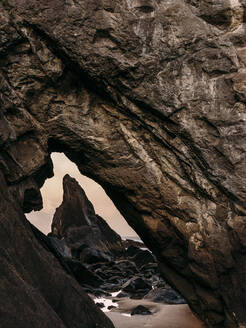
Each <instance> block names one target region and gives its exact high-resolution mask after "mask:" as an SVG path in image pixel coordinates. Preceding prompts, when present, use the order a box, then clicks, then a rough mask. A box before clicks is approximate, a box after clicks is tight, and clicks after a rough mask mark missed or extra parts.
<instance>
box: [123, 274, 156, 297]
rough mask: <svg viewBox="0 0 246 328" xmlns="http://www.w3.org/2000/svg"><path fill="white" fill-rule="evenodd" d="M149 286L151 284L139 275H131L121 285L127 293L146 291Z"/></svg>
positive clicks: (149, 288)
mask: <svg viewBox="0 0 246 328" xmlns="http://www.w3.org/2000/svg"><path fill="white" fill-rule="evenodd" d="M151 288H152V286H151V284H150V283H149V282H148V281H147V280H145V279H143V278H141V277H133V278H131V279H130V280H128V281H127V282H126V283H125V284H124V285H123V286H122V290H123V291H124V292H128V293H138V292H139V291H140V290H141V291H146V290H147V291H148V290H151Z"/></svg>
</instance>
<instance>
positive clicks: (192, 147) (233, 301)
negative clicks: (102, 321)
mask: <svg viewBox="0 0 246 328" xmlns="http://www.w3.org/2000/svg"><path fill="white" fill-rule="evenodd" d="M3 3H4V6H5V9H4V8H3V6H2V5H1V7H0V8H1V9H0V94H1V97H0V102H1V103H0V106H1V112H0V136H1V138H0V167H1V171H2V172H3V174H4V176H5V179H6V181H7V185H8V187H7V186H6V187H5V188H8V189H9V191H10V192H11V193H12V194H13V195H14V198H15V201H16V202H17V203H18V206H21V207H22V208H23V210H24V211H26V212H28V211H31V210H32V209H35V210H37V209H40V208H41V207H42V200H41V197H40V192H39V188H40V187H41V185H42V184H43V182H44V180H45V179H46V178H47V177H49V176H51V175H52V164H51V162H50V157H49V155H50V153H51V152H52V151H62V152H64V153H65V154H66V155H67V156H68V157H69V158H70V159H71V160H72V161H73V162H75V163H76V164H77V166H78V167H79V169H80V171H81V172H82V173H83V174H85V175H87V176H89V177H91V178H93V179H94V180H95V181H97V182H98V183H100V184H101V185H102V186H103V188H104V189H105V191H106V192H107V194H108V195H109V197H110V198H111V199H112V200H113V201H114V203H115V205H116V206H117V207H118V209H119V210H120V211H121V213H122V214H123V215H124V217H125V218H126V220H127V221H128V222H129V224H130V225H131V226H132V227H133V229H135V230H136V232H137V233H138V235H139V236H140V237H141V238H142V239H143V241H144V243H145V244H146V245H147V247H149V248H150V249H151V250H152V251H153V252H154V254H155V255H156V256H157V258H158V260H159V263H160V268H161V270H162V273H163V275H164V276H165V278H166V279H167V280H168V282H169V283H170V284H171V285H174V286H176V288H177V289H178V290H179V291H180V292H181V294H182V295H183V296H184V297H185V298H186V299H187V300H188V302H189V304H190V307H191V309H192V310H193V312H194V313H196V314H197V315H198V316H199V317H200V318H201V319H202V320H203V321H204V322H206V324H207V326H208V327H213V328H214V327H218V328H221V327H243V326H245V325H246V312H245V309H244V304H246V292H245V289H246V257H245V247H246V243H245V240H246V229H245V222H246V205H245V204H246V170H245V165H246V163H245V162H246V156H245V154H246V139H245V131H246V130H245V120H246V105H245V102H246V89H245V81H246V69H245V65H246V51H245V45H246V38H245V17H246V15H245V9H246V1H245V0H235V1H232V0H230V1H229V0H224V1H216V3H215V1H207V0H199V1H198V0H172V1H167V0H134V1H127V0H120V1H112V0H78V1H74V0H67V1H64V0H51V1H48V2H47V1H46V0H39V1H38V0H7V1H4V2H3ZM16 206H17V205H16ZM8 215H9V221H8V222H9V224H10V225H11V227H12V225H13V224H12V223H11V219H12V220H15V215H11V214H8ZM8 229H10V227H8ZM7 231H9V230H7ZM5 235H7V234H5ZM28 236H29V237H28ZM3 237H4V236H3ZM8 238H10V239H11V238H12V241H14V240H16V237H14V236H13V235H11V234H8ZM28 238H31V236H30V234H28V235H27V234H23V235H22V239H21V240H22V242H23V245H28V243H29V241H28V240H29V239H28ZM0 240H1V241H0V243H1V249H2V244H3V243H4V240H5V239H4V238H3V239H2V238H1V239H0ZM25 243H26V244H25ZM23 247H24V246H23ZM25 247H26V248H25V249H26V254H28V251H29V248H28V247H27V246H25ZM11 249H13V256H15V255H14V254H16V252H18V248H17V245H16V246H15V244H14V245H13V243H12V244H11ZM23 251H24V250H23ZM4 261H5V260H4ZM18 263H20V261H19V262H18ZM1 267H2V266H1ZM4 270H7V272H12V271H11V270H12V268H11V267H9V266H4ZM18 270H21V269H18ZM2 286H5V288H6V289H5V291H6V290H7V287H6V285H2V284H1V288H4V287H2ZM66 288H68V287H66ZM12 301H14V300H12ZM47 317H48V316H47ZM49 318H50V319H49V320H50V321H51V320H52V319H51V317H50V316H49ZM54 320H55V319H54Z"/></svg>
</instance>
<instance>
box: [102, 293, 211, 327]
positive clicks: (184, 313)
mask: <svg viewBox="0 0 246 328" xmlns="http://www.w3.org/2000/svg"><path fill="white" fill-rule="evenodd" d="M118 304H119V308H117V309H114V310H112V311H110V312H106V313H105V314H106V315H107V316H108V317H109V318H110V319H111V320H112V321H113V323H114V325H115V328H205V326H204V325H203V323H202V322H201V321H200V320H199V319H197V318H196V317H195V316H194V315H193V314H192V312H191V311H190V309H189V306H188V305H185V304H182V305H167V304H161V303H154V302H151V301H147V300H131V299H122V300H121V301H119V302H118ZM137 305H144V306H145V307H146V308H148V309H149V310H150V311H151V312H152V313H153V315H134V316H126V315H123V313H125V314H128V315H129V314H130V313H131V310H132V309H134V308H135V307H136V306H137Z"/></svg>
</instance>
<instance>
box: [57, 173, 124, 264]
mask: <svg viewBox="0 0 246 328" xmlns="http://www.w3.org/2000/svg"><path fill="white" fill-rule="evenodd" d="M52 234H53V235H55V236H57V237H58V238H60V239H62V238H64V240H65V241H66V244H67V245H68V246H69V247H70V248H71V249H72V253H73V254H74V256H75V257H76V258H80V259H81V260H82V262H86V263H94V262H103V261H110V260H111V258H110V256H109V255H107V254H105V252H107V253H120V252H122V251H123V250H124V249H123V245H122V241H121V237H120V236H119V235H118V234H117V233H116V232H115V231H114V230H112V229H111V228H110V227H109V225H108V224H107V222H106V221H105V220H104V219H103V218H101V217H100V216H99V215H96V213H95V210H94V207H93V205H92V203H91V202H90V201H89V200H88V198H87V196H86V194H85V192H84V190H83V189H82V188H81V186H80V185H79V184H78V182H77V181H76V180H75V179H73V178H71V177H70V176H69V175H66V176H65V177H64V179H63V201H62V204H61V205H60V206H59V207H58V208H57V209H56V212H55V215H54V218H53V221H52Z"/></svg>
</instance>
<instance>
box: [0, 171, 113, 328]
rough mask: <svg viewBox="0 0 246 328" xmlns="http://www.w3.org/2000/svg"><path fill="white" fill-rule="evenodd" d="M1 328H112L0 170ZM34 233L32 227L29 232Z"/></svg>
mask: <svg viewBox="0 0 246 328" xmlns="http://www.w3.org/2000/svg"><path fill="white" fill-rule="evenodd" d="M0 199H1V201H0V240H1V247H0V263H1V265H0V280H1V284H0V295H1V297H0V313H1V324H0V325H1V327H2V328H10V327H18V328H33V327H35V328H39V327H40V328H41V327H47V328H51V327H52V328H54V327H59V328H78V327H82V328H95V327H104V328H113V324H112V323H111V322H110V320H109V319H108V318H107V317H106V316H105V315H104V314H103V313H102V312H101V311H100V310H99V309H98V308H97V306H96V305H95V304H94V302H93V301H92V300H91V299H90V298H89V297H88V296H87V295H86V294H85V292H84V291H83V290H82V288H81V287H80V286H79V284H78V283H77V282H76V280H75V279H74V278H72V276H71V275H68V274H67V273H66V272H65V270H64V267H62V266H61V264H60V263H59V261H58V259H57V258H56V257H55V256H54V255H53V251H54V249H52V245H51V243H50V241H49V238H48V237H46V236H44V235H43V234H42V233H40V234H39V233H38V231H37V230H36V232H35V234H34V233H33V230H32V227H31V225H30V224H29V222H28V221H27V220H26V218H25V216H24V214H23V212H22V210H21V208H20V207H19V205H17V204H16V203H15V200H14V199H13V198H12V196H11V195H10V193H9V192H8V187H7V185H6V183H5V180H4V177H3V174H2V172H1V170H0ZM33 229H35V228H33Z"/></svg>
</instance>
